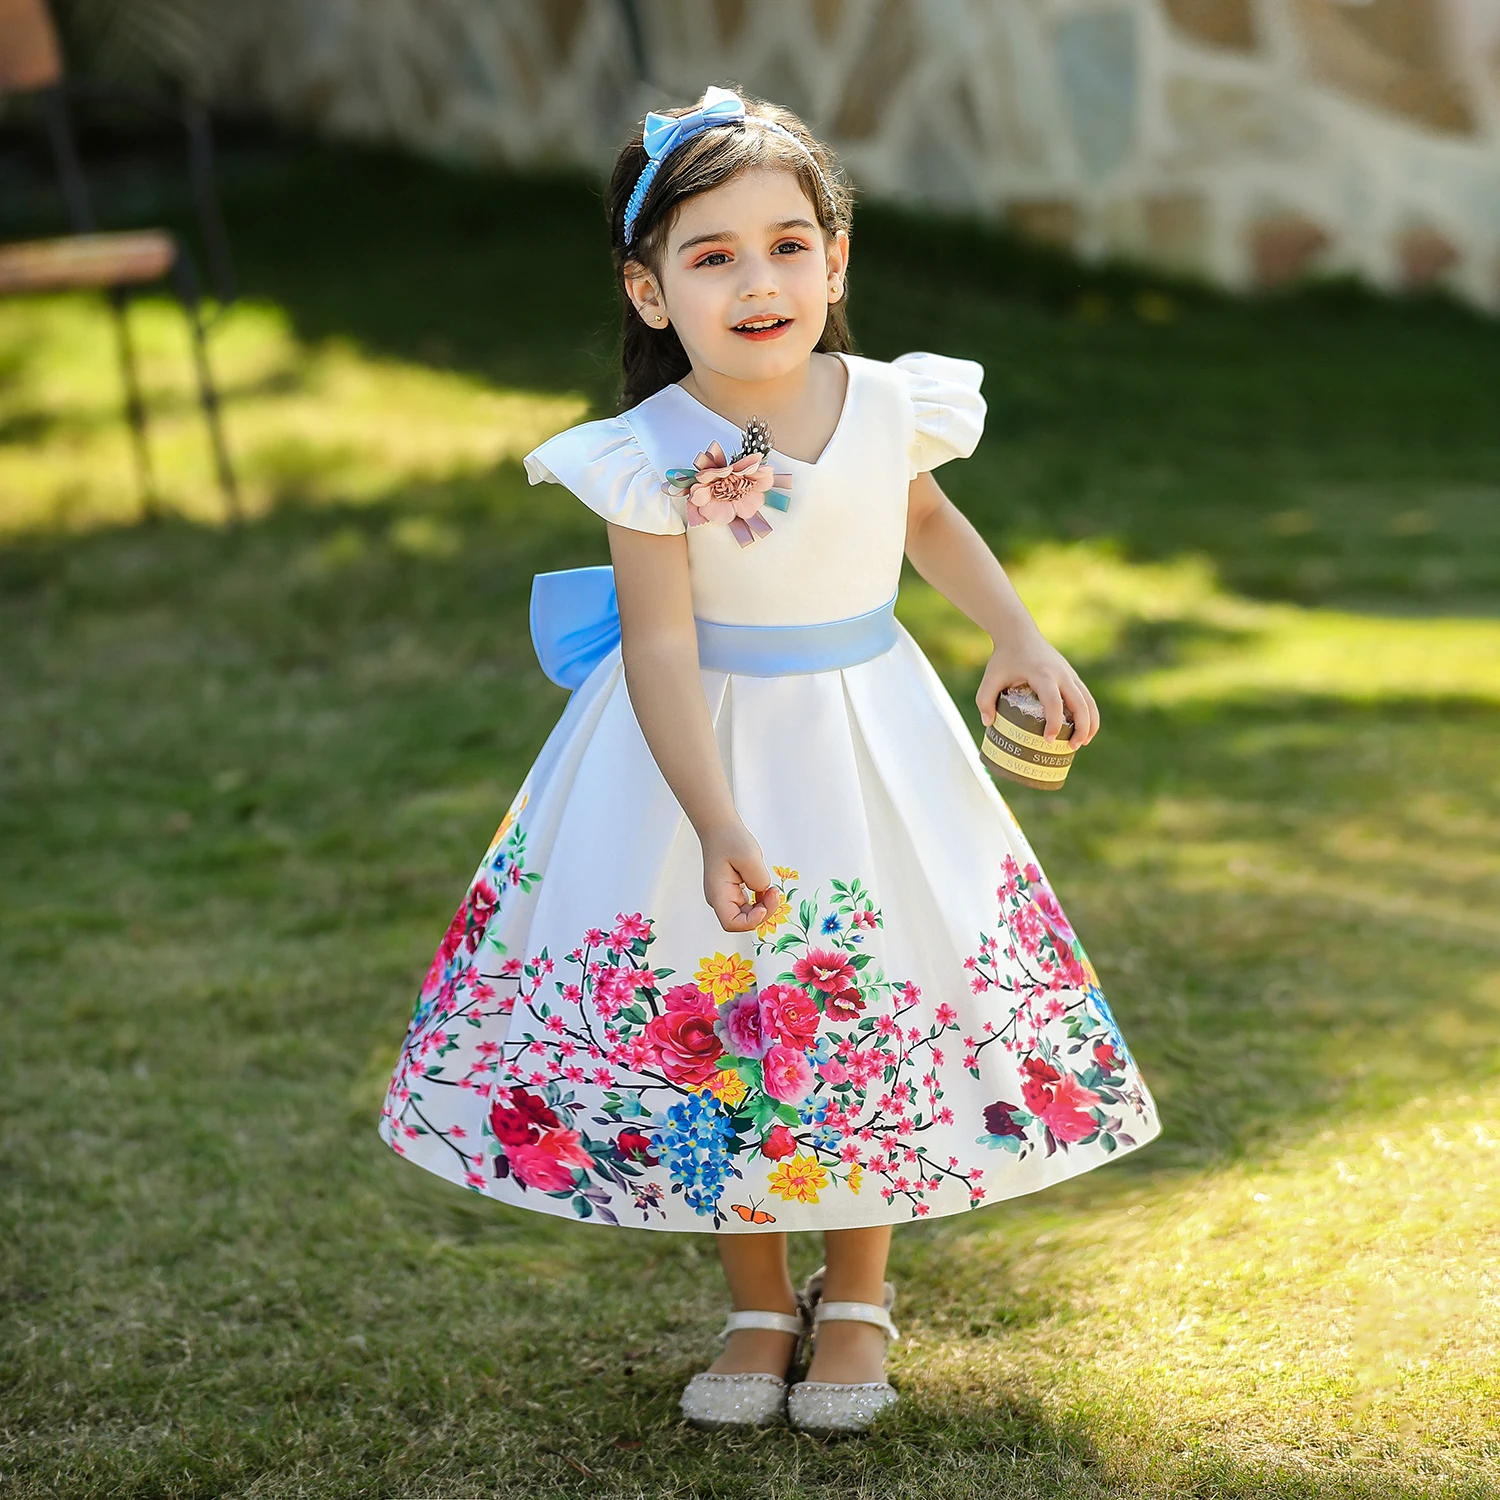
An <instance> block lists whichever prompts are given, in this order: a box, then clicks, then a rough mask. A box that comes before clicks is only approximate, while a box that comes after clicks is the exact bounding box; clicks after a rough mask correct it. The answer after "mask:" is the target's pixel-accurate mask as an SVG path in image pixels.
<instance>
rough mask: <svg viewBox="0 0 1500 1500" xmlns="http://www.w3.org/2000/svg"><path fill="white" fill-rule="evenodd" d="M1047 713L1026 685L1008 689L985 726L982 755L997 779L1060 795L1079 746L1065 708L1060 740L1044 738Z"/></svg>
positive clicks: (981, 744)
mask: <svg viewBox="0 0 1500 1500" xmlns="http://www.w3.org/2000/svg"><path fill="white" fill-rule="evenodd" d="M1046 727H1047V711H1046V709H1044V708H1043V707H1042V702H1041V699H1040V698H1038V697H1037V695H1036V694H1035V693H1034V692H1032V690H1031V688H1030V687H1029V686H1027V685H1025V684H1022V685H1021V686H1020V687H1013V688H1007V689H1006V690H1005V692H1003V693H1001V694H1000V696H999V697H998V698H997V699H996V700H995V717H994V719H993V721H992V722H991V723H989V724H987V725H985V730H984V739H983V740H982V741H981V742H980V746H979V749H980V753H981V754H982V755H983V756H984V760H985V764H986V765H987V766H988V767H989V768H990V770H991V771H992V772H993V773H994V774H995V775H996V776H1003V777H1005V779H1006V780H1007V781H1015V782H1018V783H1019V784H1020V785H1021V786H1033V787H1035V788H1036V789H1037V790H1038V791H1042V792H1056V791H1060V790H1061V789H1062V784H1063V782H1065V781H1066V780H1067V779H1068V771H1069V769H1070V767H1071V766H1072V764H1073V756H1074V755H1075V754H1076V753H1077V747H1076V746H1074V745H1070V744H1069V743H1068V741H1069V740H1070V739H1072V737H1073V719H1072V716H1071V715H1070V714H1069V713H1068V711H1067V709H1066V708H1064V709H1063V725H1062V728H1061V729H1059V730H1058V731H1057V738H1056V739H1055V740H1049V739H1045V738H1043V733H1042V731H1043V730H1045V729H1046Z"/></svg>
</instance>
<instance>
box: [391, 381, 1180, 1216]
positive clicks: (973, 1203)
mask: <svg viewBox="0 0 1500 1500" xmlns="http://www.w3.org/2000/svg"><path fill="white" fill-rule="evenodd" d="M839 358H841V359H842V360H843V362H844V364H845V366H846V368H847V370H848V376H849V379H848V386H847V389H846V394H845V399H844V406H843V411H842V414H841V416H840V418H839V422H838V426H837V428H836V429H835V431H834V434H833V436H832V437H831V438H830V440H829V442H828V444H827V446H826V447H825V448H824V450H823V453H822V454H821V455H820V457H819V458H818V459H817V460H816V462H811V463H809V462H805V461H802V460H799V459H794V458H789V457H787V456H785V455H783V454H781V453H779V452H777V451H776V450H775V449H774V448H773V449H772V451H771V459H772V461H774V464H775V468H776V470H777V471H778V475H779V476H781V478H782V479H783V482H784V481H785V479H786V478H787V477H789V480H790V482H789V483H787V484H785V491H786V494H787V496H789V500H788V503H787V504H786V505H785V508H784V509H781V510H776V511H767V512H765V513H764V514H765V515H766V517H767V519H768V520H769V521H770V528H769V530H768V531H765V532H764V534H758V535H756V536H755V537H754V538H753V545H744V544H743V542H742V541H741V540H739V539H738V538H736V537H735V536H734V535H733V534H732V533H731V529H730V527H729V526H728V525H724V524H695V525H693V526H691V527H689V526H688V525H687V524H686V520H685V502H684V500H683V499H682V498H681V495H680V493H679V492H678V491H676V490H674V489H673V488H672V487H671V485H669V484H668V483H667V479H666V476H667V474H668V471H669V470H672V469H680V468H682V467H683V466H692V465H693V464H694V461H695V455H697V454H699V453H700V452H701V451H703V450H705V449H706V448H708V446H709V445H710V443H711V442H713V441H714V440H718V442H719V443H720V444H721V446H722V448H723V449H724V450H725V451H726V453H729V454H731V455H732V454H733V453H734V452H735V450H736V447H737V445H738V441H739V432H738V430H737V429H736V427H735V425H734V424H733V423H732V422H729V421H728V420H727V419H725V418H723V417H721V416H719V415H718V414H717V413H715V412H713V411H711V410H710V409H709V408H707V407H706V406H703V405H702V404H701V403H700V402H698V401H697V400H696V399H695V398H694V397H693V396H691V395H689V394H688V393H687V391H685V390H684V389H683V388H682V387H681V386H679V385H676V384H673V385H669V386H667V387H666V388H665V389H663V390H661V391H658V392H656V393H655V394H654V395H652V396H650V397H648V398H647V399H646V400H644V401H642V402H640V403H639V404H638V405H636V406H634V407H632V408H631V409H630V410H628V411H625V412H623V413H621V414H620V415H618V416H615V417H608V418H604V419H602V420H598V421H592V422H585V423H582V424H581V425H579V426H576V427H572V428H569V429H568V430H566V431H564V432H561V433H559V434H558V435H557V436H556V437H554V438H551V439H550V440H549V441H547V442H545V443H543V444H542V445H541V446H540V447H538V448H537V449H535V450H534V451H533V452H532V453H530V454H528V455H527V456H526V459H525V464H526V468H527V472H528V474H529V476H530V478H531V481H532V483H539V482H542V481H544V480H549V481H553V482H555V483H559V484H562V485H565V486H566V487H567V488H568V489H569V490H571V491H572V492H573V493H574V494H575V495H576V496H578V497H579V498H580V499H581V500H583V501H584V503H585V504H587V505H589V506H590V507H591V508H592V509H594V510H595V511H597V512H598V513H599V514H600V515H602V516H605V517H607V518H608V519H610V520H612V521H616V522H618V523H619V524H620V525H622V526H627V527H631V528H634V529H637V530H641V531H647V532H655V533H681V532H684V531H686V533H687V547H688V560H689V568H690V574H691V586H692V599H693V610H694V613H695V615H697V616H699V617H700V618H701V619H703V620H709V621H719V622H726V623H729V624H738V625H747V624H748V625H767V624H774V625H810V624H817V623H819V622H824V621H829V620H839V619H844V618H846V617H849V616H854V615H859V614H862V613H864V612H867V611H870V610H873V609H875V608H876V607H877V606H879V605H882V604H884V603H885V602H886V601H888V600H889V599H891V598H892V597H893V596H894V594H895V592H896V587H897V581H898V578H899V574H900V569H901V562H902V555H903V550H904V542H905V530H906V506H907V492H908V484H909V481H910V480H911V479H913V478H915V477H916V475H917V474H919V473H920V472H922V471H923V470H926V469H931V468H933V467H935V466H936V465H938V464H940V463H943V462H945V461H946V460H948V459H952V458H955V457H965V456H967V455H968V454H970V453H971V452H972V451H973V450H974V447H975V445H976V444H977V443H978V441H979V438H980V434H981V431H982V427H983V420H984V414H985V403H984V400H983V398H982V397H981V395H980V394H979V386H980V381H981V379H982V376H983V369H982V367H981V366H980V365H979V364H977V363H976V362H974V361H972V360H965V359H954V358H950V357H947V356H943V355H938V354H931V353H925V352H914V353H910V354H903V355H901V356H900V357H899V358H897V359H894V360H891V361H889V362H886V361H881V360H875V359H869V358H865V357H863V356H859V355H853V354H844V355H840V356H839ZM773 436H774V434H773ZM700 671H701V675H702V681H703V691H704V694H705V696H706V698H707V700H708V706H709V711H710V715H711V717H712V721H713V724H714V726H715V729H716V734H717V743H718V748H719V753H720V755H721V757H722V759H723V763H724V768H725V771H726V773H727V775H728V779H729V784H730V787H731V789H732V792H733V796H734V802H735V806H736V808H737V810H738V812H739V814H740V816H741V817H742V818H743V820H744V822H745V824H746V826H747V827H748V828H749V829H750V831H751V833H752V834H753V835H754V836H755V838H756V839H757V840H758V841H759V843H760V845H761V848H762V850H763V851H764V854H765V857H766V859H767V861H768V862H769V863H770V864H771V865H772V866H773V868H774V869H775V870H776V872H777V875H778V877H779V878H780V879H781V880H782V882H783V888H784V892H785V900H784V901H783V902H782V903H781V904H780V906H779V908H778V910H776V911H775V912H774V913H772V914H771V915H770V916H769V917H768V918H767V920H766V921H765V922H764V923H763V924H762V925H761V926H760V928H758V929H757V930H756V931H753V932H748V933H742V934H734V933H726V932H725V931H724V930H723V929H722V928H721V927H720V926H719V923H718V921H717V919H716V918H715V917H714V915H713V912H712V911H711V909H710V908H709V907H708V905H707V903H706V902H705V900H704V897H703V885H702V878H703V871H702V856H701V850H700V847H699V843H698V839H697V836H696V834H695V833H694V830H693V828H692V825H691V824H690V823H689V822H688V821H687V819H686V817H685V816H684V814H683V812H682V810H681V808H680V806H679V805H678V803H677V801H676V799H675V797H674V796H673V794H672V792H671V789H670V787H669V786H668V785H667V783H666V781H665V779H664V778H663V776H662V774H661V771H660V769H659V768H658V766H657V764H656V762H655V760H654V759H653V757H652V755H651V751H650V749H649V747H648V746H647V744H646V741H645V738H644V737H643V735H642V733H641V730H640V726H639V724H638V723H637V722H636V718H635V715H634V713H633V711H632V709H631V705H630V698H629V695H628V693H627V691H626V684H625V678H624V673H623V669H622V666H621V660H620V647H619V645H618V643H616V644H615V645H614V646H613V648H612V649H611V650H609V651H608V652H607V653H606V654H605V655H604V656H603V657H602V658H601V659H600V660H599V661H598V663H597V665H595V666H594V667H593V668H592V670H590V671H589V673H588V676H587V677H586V679H585V680H583V681H582V682H581V683H580V684H579V685H578V686H577V687H576V688H575V690H574V691H573V694H572V696H571V697H570V698H569V700H568V701H567V703H566V705H565V707H564V708H563V711H562V714H561V716H560V718H559V719H558V722H557V724H556V725H555V727H554V728H553V730H552V732H551V733H550V734H549V736H548V737H547V740H546V743H545V744H544V745H543V746H542V749H541V751H540V753H539V754H538V755H537V758H536V760H535V762H534V763H533V764H532V766H531V768H530V770H529V771H528V772H527V774H526V776H525V778H524V780H523V781H522V783H521V785H520V787H519V788H518V789H517V791H516V794H515V797H514V799H513V800H512V802H511V804H510V807H509V808H508V809H507V810H506V812H505V815H504V818H503V819H502V820H501V822H500V826H499V828H498V829H497V830H496V833H495V836H494V838H493V840H492V841H491V843H490V846H489V848H488V849H487V850H486V851H485V854H484V857H483V859H482V860H481V861H480V863H479V868H478V869H477V870H476V872H475V874H474V877H473V880H472V881H471V882H470V884H469V887H468V890H467V892H466V894H465V896H464V899H463V900H462V902H461V903H460V905H459V907H458V910H457V912H456V914H455V916H454V918H453V921H452V924H451V925H450V927H449V928H448V931H447V933H446V935H445V936H444V938H443V940H442V943H441V945H440V946H439V948H438V950H437V953H436V955H435V957H434V958H433V961H432V966H431V969H430V971H429V973H428V975H427V978H426V981H425V983H424V984H423V985H422V988H421V993H420V995H419V997H418V1000H417V1004H416V1008H415V1011H414V1013H413V1015H412V1017H411V1022H410V1025H409V1027H408V1029H407V1032H406V1037H405V1040H404V1042H403V1044H402V1047H401V1051H400V1057H399V1060H398V1062H397V1065H396V1069H395V1073H394V1075H393V1077H392V1079H391V1083H390V1088H389V1092H388V1096H387V1098H386V1101H385V1104H384V1107H383V1109H382V1112H381V1117H380V1121H379V1130H380V1134H381V1137H382V1138H383V1139H384V1140H385V1141H386V1142H387V1143H388V1144H389V1145H390V1146H391V1147H392V1148H393V1149H394V1150H395V1151H397V1152H399V1153H401V1154H402V1155H403V1156H405V1157H407V1158H408V1159H409V1160H411V1161H413V1162H416V1163H417V1164H418V1165H419V1166H422V1167H425V1168H427V1169H428V1170H429V1171H431V1172H434V1173H436V1174H438V1175H439V1176H441V1177H444V1178H447V1179H448V1180H450V1181H452V1182H454V1183H456V1184H459V1185H462V1186H463V1187H466V1188H468V1189H469V1190H471V1191H472V1192H475V1193H481V1194H485V1195H488V1196H489V1197H491V1198H496V1199H499V1200H501V1201H502V1202H505V1203H510V1204H515V1205H518V1206H521V1207H525V1208H532V1209H539V1210H541V1211H542V1212H544V1213H551V1214H558V1215H563V1216H567V1217H577V1218H580V1219H583V1220H587V1221H589V1222H591V1223H608V1224H625V1225H634V1226H645V1227H648V1228H656V1229H670V1230H699V1231H702V1230H728V1231H736V1232H756V1231H759V1230H761V1229H771V1228H772V1227H774V1229H775V1230H778V1231H780V1230H812V1229H844V1228H855V1227H859V1226H864V1225H873V1224H884V1223H892V1222H901V1221H904V1220H908V1219H912V1218H922V1217H936V1216H938V1215H943V1214H951V1213H957V1212H960V1211H963V1210H969V1209H973V1208H975V1207H977V1206H979V1205H981V1204H985V1203H992V1202H995V1201H997V1200H999V1199H1003V1198H1010V1197H1014V1196H1016V1195H1017V1194H1021V1193H1030V1192H1035V1191H1036V1190H1037V1189H1039V1188H1043V1187H1046V1186H1047V1185H1048V1184H1049V1183H1053V1182H1057V1181H1059V1180H1060V1179H1062V1178H1066V1177H1071V1176H1074V1175H1076V1174H1077V1173H1080V1172H1085V1171H1088V1170H1089V1169H1091V1168H1093V1167H1096V1166H1099V1165H1100V1164H1102V1163H1103V1162H1106V1161H1109V1160H1110V1159H1112V1158H1113V1157H1117V1156H1119V1155H1121V1154H1122V1153H1125V1152H1128V1151H1131V1150H1134V1149H1136V1148H1138V1147H1139V1146H1141V1145H1143V1144H1144V1143H1145V1142H1147V1141H1149V1140H1151V1139H1152V1138H1153V1137H1154V1136H1156V1135H1157V1134H1158V1132H1159V1131H1160V1128H1161V1127H1160V1123H1159V1121H1158V1118H1157V1113H1156V1108H1155V1105H1154V1103H1153V1101H1152V1098H1151V1096H1150V1093H1149V1092H1148V1090H1147V1088H1146V1085H1145V1083H1144V1082H1143V1081H1142V1078H1141V1076H1140V1073H1139V1072H1138V1070H1137V1068H1136V1065H1135V1062H1134V1060H1133V1059H1132V1057H1131V1054H1130V1052H1129V1049H1128V1048H1127V1046H1126V1044H1125V1041H1124V1039H1123V1037H1122V1036H1121V1033H1120V1030H1119V1028H1118V1026H1117V1024H1116V1022H1115V1019H1114V1016H1113V1015H1112V1014H1111V1011H1110V1008H1109V1006H1108V1004H1107V1003H1106V1001H1105V998H1104V995H1103V994H1102V993H1101V991H1100V988H1099V983H1098V978H1097V975H1096V973H1095V971H1094V968H1093V966H1092V965H1091V963H1090V962H1089V959H1088V957H1087V955H1086V954H1085V952H1084V950H1083V947H1082V945H1081V944H1080V943H1079V941H1078V938H1077V937H1076V936H1075V934H1074V932H1073V930H1072V928H1071V926H1070V925H1069V923H1068V920H1067V918H1066V916H1064V914H1063V910H1062V908H1061V906H1060V905H1059V903H1058V900H1057V897H1056V896H1055V895H1054V894H1053V891H1052V889H1051V887H1050V885H1049V884H1048V882H1047V878H1046V876H1045V875H1044V874H1043V872H1042V869H1041V867H1040V864H1039V862H1038V861H1037V858H1036V856H1035V854H1034V853H1033V852H1032V849H1031V847H1030V845H1029V844H1028V843H1027V840H1026V837H1025V835H1024V834H1023V833H1022V831H1021V828H1020V826H1019V825H1018V824H1017V822H1016V820H1015V818H1014V817H1013V816H1012V814H1011V812H1010V810H1009V808H1008V807H1007V806H1006V803H1005V800H1004V798H1003V797H1002V796H1001V793H1000V791H999V789H998V788H997V786H996V784H995V782H994V780H993V778H992V777H991V775H990V773H989V772H988V771H986V769H985V767H984V763H983V761H982V759H981V757H980V754H979V751H978V749H977V747H976V744H975V740H974V737H973V734H972V733H971V729H970V726H969V725H968V724H967V723H966V722H965V720H964V718H963V716H962V715H961V714H960V713H959V711H958V709H957V708H956V706H955V705H954V703H953V700H952V699H951V698H950V697H949V695H948V693H947V691H946V690H945V688H944V687H943V684H942V682H941V680H940V678H939V677H938V675H937V673H936V672H935V670H934V669H933V667H932V665H931V663H930V662H929V661H928V660H927V658H926V657H925V656H924V655H923V653H922V651H921V650H920V648H919V647H918V646H917V644H916V642H915V640H914V639H913V638H912V637H911V635H910V634H909V633H908V632H907V631H906V630H905V629H904V628H903V627H901V626H900V625H899V624H898V625H897V627H896V633H895V644H894V645H892V646H890V647H889V649H886V650H884V651H883V653H882V654H880V655H877V656H875V657H872V658H870V659H868V660H864V661H860V662H858V663H856V664H855V665H853V666H844V667H838V668H834V669H832V670H826V671H810V672H806V671H804V672H794V673H789V674H786V675H781V676H764V675H750V674H748V673H735V672H728V671H720V670H710V669H708V668H700ZM976 717H977V716H976Z"/></svg>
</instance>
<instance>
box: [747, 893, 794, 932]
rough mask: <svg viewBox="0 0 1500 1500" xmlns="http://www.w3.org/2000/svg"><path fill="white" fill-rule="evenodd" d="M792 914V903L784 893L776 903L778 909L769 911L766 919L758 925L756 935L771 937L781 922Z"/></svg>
mask: <svg viewBox="0 0 1500 1500" xmlns="http://www.w3.org/2000/svg"><path fill="white" fill-rule="evenodd" d="M791 914H792V903H791V902H790V901H788V900H787V899H786V896H785V895H784V894H783V895H782V897H781V900H780V901H778V902H777V904H776V910H775V911H771V912H767V913H766V919H765V921H764V922H762V923H760V925H759V926H757V927H756V929H755V935H756V937H758V938H762V939H764V938H768V937H770V935H771V934H772V933H773V932H775V931H776V929H777V928H778V927H780V926H781V924H782V923H783V922H785V921H786V920H787V919H788V918H789V917H790V916H791Z"/></svg>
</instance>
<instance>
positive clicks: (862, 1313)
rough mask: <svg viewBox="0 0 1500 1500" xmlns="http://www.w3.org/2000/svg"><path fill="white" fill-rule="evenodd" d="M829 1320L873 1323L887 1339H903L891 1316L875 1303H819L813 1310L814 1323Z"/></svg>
mask: <svg viewBox="0 0 1500 1500" xmlns="http://www.w3.org/2000/svg"><path fill="white" fill-rule="evenodd" d="M829 1319H831V1320H833V1321H834V1322H841V1323H873V1324H874V1325H875V1326H876V1327H877V1328H881V1329H884V1330H885V1336H886V1338H888V1339H892V1340H894V1339H898V1338H900V1337H901V1335H900V1334H899V1333H897V1332H896V1325H895V1324H894V1323H893V1322H891V1315H890V1314H889V1313H888V1312H887V1311H886V1310H885V1309H884V1308H883V1307H877V1306H876V1305H875V1303H873V1302H819V1303H818V1304H817V1306H816V1307H814V1308H813V1322H814V1323H822V1322H824V1321H826V1320H829Z"/></svg>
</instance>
